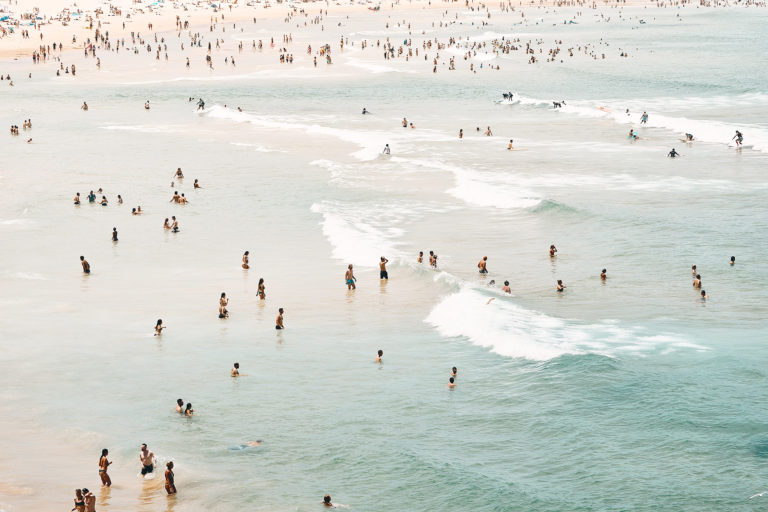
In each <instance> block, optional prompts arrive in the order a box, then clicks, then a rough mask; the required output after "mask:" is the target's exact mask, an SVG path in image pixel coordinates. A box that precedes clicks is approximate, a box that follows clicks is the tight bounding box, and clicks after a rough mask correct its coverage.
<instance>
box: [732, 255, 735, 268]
mask: <svg viewBox="0 0 768 512" xmlns="http://www.w3.org/2000/svg"><path fill="white" fill-rule="evenodd" d="M735 264H736V256H731V266H733V265H735Z"/></svg>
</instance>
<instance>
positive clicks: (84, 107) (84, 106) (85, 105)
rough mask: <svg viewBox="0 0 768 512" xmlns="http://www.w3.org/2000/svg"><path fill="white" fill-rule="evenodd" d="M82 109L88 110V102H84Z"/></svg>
mask: <svg viewBox="0 0 768 512" xmlns="http://www.w3.org/2000/svg"><path fill="white" fill-rule="evenodd" d="M80 109H81V110H88V104H87V103H86V102H83V106H82V107H80Z"/></svg>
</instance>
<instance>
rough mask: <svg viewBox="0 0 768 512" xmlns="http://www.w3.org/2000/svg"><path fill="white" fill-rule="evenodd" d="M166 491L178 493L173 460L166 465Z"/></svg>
mask: <svg viewBox="0 0 768 512" xmlns="http://www.w3.org/2000/svg"><path fill="white" fill-rule="evenodd" d="M165 468H166V469H165V492H167V493H168V494H176V483H175V481H174V478H173V461H170V462H168V463H167V464H166V465H165Z"/></svg>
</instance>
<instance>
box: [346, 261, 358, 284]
mask: <svg viewBox="0 0 768 512" xmlns="http://www.w3.org/2000/svg"><path fill="white" fill-rule="evenodd" d="M344 279H345V280H346V282H347V290H354V289H355V288H356V286H355V281H357V279H356V278H355V274H354V272H353V271H352V264H351V263H350V265H349V267H347V271H346V272H345V273H344Z"/></svg>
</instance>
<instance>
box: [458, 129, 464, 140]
mask: <svg viewBox="0 0 768 512" xmlns="http://www.w3.org/2000/svg"><path fill="white" fill-rule="evenodd" d="M459 138H460V139H463V138H464V129H463V128H461V129H459Z"/></svg>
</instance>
